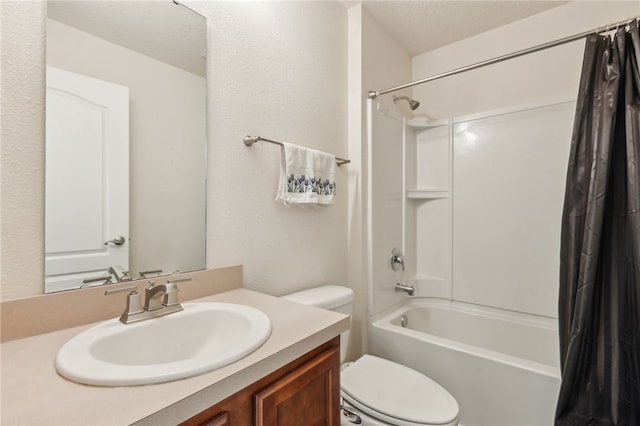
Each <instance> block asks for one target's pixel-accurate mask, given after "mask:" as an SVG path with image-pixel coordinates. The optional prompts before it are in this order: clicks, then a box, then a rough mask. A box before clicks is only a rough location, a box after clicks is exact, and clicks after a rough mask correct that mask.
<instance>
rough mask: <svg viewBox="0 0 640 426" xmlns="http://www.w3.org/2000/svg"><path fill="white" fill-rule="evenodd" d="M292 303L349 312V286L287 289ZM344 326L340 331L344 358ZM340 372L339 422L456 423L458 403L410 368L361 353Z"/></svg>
mask: <svg viewBox="0 0 640 426" xmlns="http://www.w3.org/2000/svg"><path fill="white" fill-rule="evenodd" d="M282 298H283V299H287V300H289V301H292V302H297V303H302V304H304V305H311V306H316V307H319V308H324V309H329V310H331V311H335V312H340V313H342V314H346V315H351V314H352V311H353V290H351V289H350V288H348V287H343V286H337V285H327V286H321V287H316V288H312V289H309V290H303V291H300V292H297V293H292V294H288V295H286V296H283V297H282ZM348 342H349V330H347V331H345V332H344V333H342V334H341V335H340V362H341V363H344V360H345V358H346V354H347V348H348ZM341 370H342V371H341V373H340V395H341V400H342V403H341V407H340V409H341V411H342V416H341V423H340V424H341V426H349V425H353V424H360V425H363V426H378V425H380V426H383V425H397V426H435V425H438V426H457V424H458V418H459V411H460V410H459V407H458V403H457V402H456V400H455V399H454V398H453V396H451V394H450V393H449V392H447V391H446V390H445V389H444V388H443V387H442V386H440V385H439V384H437V383H436V382H434V381H433V380H431V379H430V378H429V377H427V376H425V375H424V374H421V373H419V372H417V371H415V370H413V369H411V368H409V367H405V366H404V365H401V364H398V363H396V362H393V361H389V360H386V359H383V358H379V357H377V356H373V355H363V356H362V357H361V358H359V359H358V360H357V361H355V362H352V363H346V364H343V365H342V369H341Z"/></svg>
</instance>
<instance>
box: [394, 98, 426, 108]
mask: <svg viewBox="0 0 640 426" xmlns="http://www.w3.org/2000/svg"><path fill="white" fill-rule="evenodd" d="M401 99H404V100H406V101H407V102H409V107H410V108H411V111H415V110H416V109H418V107H419V106H420V102H418V101H416V100H413V99H411V98H410V97H408V96H395V95H394V96H393V103H394V104H395V103H396V102H398V101H399V100H401Z"/></svg>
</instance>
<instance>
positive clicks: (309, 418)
mask: <svg viewBox="0 0 640 426" xmlns="http://www.w3.org/2000/svg"><path fill="white" fill-rule="evenodd" d="M339 404H340V338H339V337H336V338H335V339H332V340H330V341H329V342H327V343H325V344H323V345H321V346H319V347H317V348H316V349H314V350H312V351H310V352H308V353H306V354H305V355H303V356H301V357H300V358H298V359H296V360H295V361H293V362H291V363H289V364H287V365H285V366H284V367H282V368H280V369H278V370H276V371H274V372H273V373H271V374H269V375H267V376H266V377H264V378H262V379H260V380H258V381H257V382H255V383H253V384H251V385H249V386H247V387H246V388H244V389H243V390H241V391H239V392H237V393H235V394H233V395H231V396H230V397H228V398H226V399H225V400H223V401H220V402H219V403H217V404H215V405H213V406H211V407H209V408H208V409H206V410H204V411H203V412H201V413H199V414H197V415H195V416H194V417H192V418H190V419H189V420H187V421H185V422H184V423H182V425H184V426H205V425H206V426H227V425H228V426H254V425H255V426H300V425H305V426H307V425H308V426H338V425H339V424H340V410H339Z"/></svg>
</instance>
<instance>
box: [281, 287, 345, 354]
mask: <svg viewBox="0 0 640 426" xmlns="http://www.w3.org/2000/svg"><path fill="white" fill-rule="evenodd" d="M282 298H283V299H286V300H289V301H291V302H296V303H302V304H303V305H310V306H315V307H318V308H323V309H328V310H330V311H334V312H339V313H341V314H345V315H349V317H351V315H352V314H353V290H352V289H350V288H349V287H344V286H339V285H325V286H321V287H315V288H310V289H308V290H302V291H298V292H296V293H291V294H287V295H285V296H282ZM349 321H351V318H349ZM348 347H349V330H348V329H347V331H344V332H343V333H342V334H340V362H344V361H345V359H346V358H347V350H348Z"/></svg>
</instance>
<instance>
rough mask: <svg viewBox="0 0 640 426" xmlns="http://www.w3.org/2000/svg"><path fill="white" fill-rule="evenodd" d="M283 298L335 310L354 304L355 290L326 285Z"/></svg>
mask: <svg viewBox="0 0 640 426" xmlns="http://www.w3.org/2000/svg"><path fill="white" fill-rule="evenodd" d="M282 298H283V299H286V300H289V301H291V302H297V303H302V304H303V305H310V306H316V307H318V308H324V309H335V308H337V307H340V306H343V305H346V304H348V303H351V302H353V290H352V289H350V288H349V287H344V286H340V285H324V286H321V287H315V288H310V289H308V290H302V291H298V292H296V293H291V294H287V295H285V296H282Z"/></svg>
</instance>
